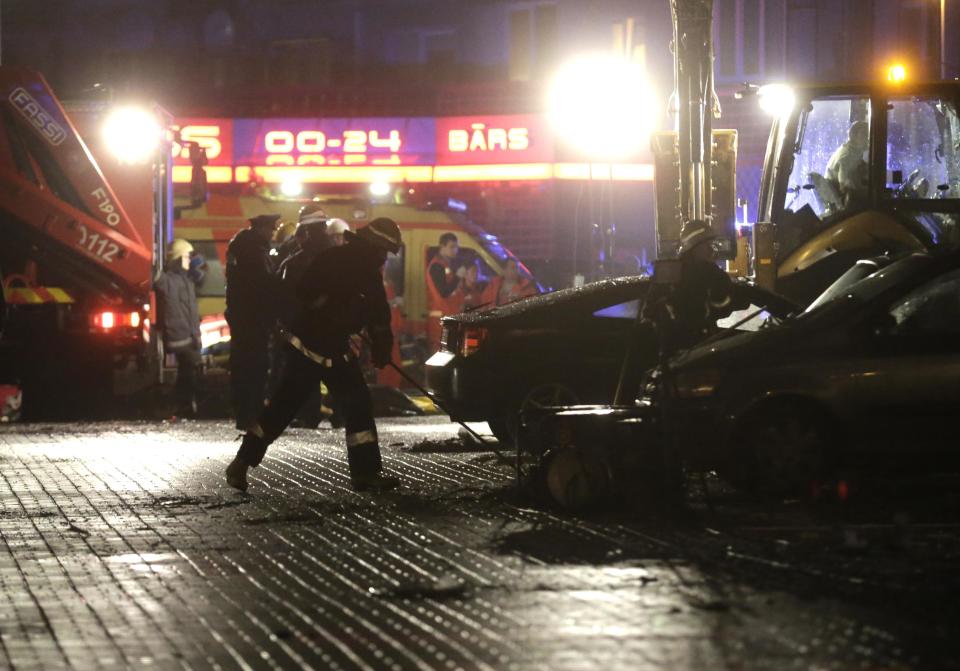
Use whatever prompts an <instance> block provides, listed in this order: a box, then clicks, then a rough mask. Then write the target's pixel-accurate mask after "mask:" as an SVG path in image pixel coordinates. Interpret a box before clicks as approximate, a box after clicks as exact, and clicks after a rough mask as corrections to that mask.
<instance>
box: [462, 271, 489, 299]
mask: <svg viewBox="0 0 960 671" xmlns="http://www.w3.org/2000/svg"><path fill="white" fill-rule="evenodd" d="M460 291H461V293H462V294H463V309H464V310H472V309H475V308H479V307H483V306H484V304H485V303H487V302H488V298H487V283H486V282H485V281H483V280H482V279H481V278H480V261H479V260H478V259H474V260H473V263H470V264H468V265H467V272H466V274H465V275H464V276H463V283H462V284H461V285H460Z"/></svg>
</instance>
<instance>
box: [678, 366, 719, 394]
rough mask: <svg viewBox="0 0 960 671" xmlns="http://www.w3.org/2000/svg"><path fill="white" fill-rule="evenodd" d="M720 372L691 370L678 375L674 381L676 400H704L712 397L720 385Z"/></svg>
mask: <svg viewBox="0 0 960 671" xmlns="http://www.w3.org/2000/svg"><path fill="white" fill-rule="evenodd" d="M722 377H723V373H722V371H719V370H715V369H707V370H692V371H688V372H683V373H678V374H677V376H676V378H675V381H674V390H675V392H676V396H677V398H706V397H707V396H712V395H713V392H714V391H716V389H717V387H718V386H719V385H720V380H721V378H722Z"/></svg>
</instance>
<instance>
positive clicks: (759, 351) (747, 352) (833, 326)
mask: <svg viewBox="0 0 960 671" xmlns="http://www.w3.org/2000/svg"><path fill="white" fill-rule="evenodd" d="M844 307H846V308H847V309H846V310H845V309H843V308H844ZM858 314H859V312H858V311H857V310H856V305H855V304H854V303H853V302H851V301H844V300H841V301H839V304H838V305H837V306H836V309H834V310H831V311H830V312H829V313H824V314H823V315H822V316H821V318H818V319H810V318H794V319H790V320H788V321H786V322H784V323H783V324H779V325H776V326H769V327H767V328H762V329H760V330H759V331H733V332H730V331H727V332H724V333H723V334H719V335H718V336H716V337H714V338H711V339H708V340H707V341H706V342H703V343H701V344H699V345H696V346H695V347H692V348H691V349H689V350H686V351H685V352H681V353H680V354H678V355H676V356H675V357H674V358H673V361H672V364H673V367H674V369H675V370H684V369H688V368H703V367H728V366H736V365H737V362H745V363H746V362H749V364H751V365H752V364H754V363H758V362H763V361H771V360H779V359H782V358H784V357H789V356H795V355H798V354H800V353H802V352H805V351H809V350H813V349H817V348H819V347H822V346H823V345H824V344H826V343H828V342H832V341H833V340H834V339H835V338H842V337H843V334H844V333H845V332H846V329H845V328H844V324H846V323H849V322H850V321H853V320H855V319H856V318H857V317H856V315H858Z"/></svg>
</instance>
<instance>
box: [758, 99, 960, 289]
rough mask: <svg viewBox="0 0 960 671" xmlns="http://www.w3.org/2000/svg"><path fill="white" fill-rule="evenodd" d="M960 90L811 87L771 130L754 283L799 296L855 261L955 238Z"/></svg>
mask: <svg viewBox="0 0 960 671" xmlns="http://www.w3.org/2000/svg"><path fill="white" fill-rule="evenodd" d="M958 94H960V85H958V84H956V83H952V82H943V83H933V84H914V85H901V86H897V87H890V86H877V85H860V86H828V87H809V88H802V89H797V90H796V91H795V97H794V101H795V102H794V103H793V105H792V106H791V108H790V109H788V110H785V111H784V113H783V114H781V115H779V116H778V117H777V118H776V119H775V121H774V123H773V126H772V129H771V134H770V138H769V141H768V145H767V154H766V159H765V161H764V172H763V179H762V183H761V190H760V202H759V215H760V216H759V220H760V221H761V222H770V223H771V224H772V225H771V226H766V227H764V226H760V227H758V230H759V231H760V232H761V234H762V233H763V231H769V232H770V233H771V234H772V237H773V244H772V245H770V244H766V245H765V244H764V242H763V241H760V240H758V241H756V242H755V249H758V250H760V249H764V248H767V249H770V250H771V254H772V256H773V258H772V259H765V260H766V261H772V263H767V264H766V266H767V268H766V270H767V274H766V276H764V273H763V261H761V262H760V263H758V265H757V267H758V280H759V281H761V283H763V284H765V285H766V286H767V287H768V288H771V289H774V290H776V291H777V292H779V293H782V294H784V295H785V296H788V297H790V298H792V299H794V300H796V301H797V302H800V303H808V302H809V301H810V300H812V299H813V298H814V297H816V295H817V294H819V292H820V291H821V290H822V289H823V288H824V287H826V286H827V285H829V284H830V283H831V282H832V281H833V280H834V279H836V278H837V277H839V276H840V275H841V274H842V273H843V272H844V271H845V270H846V269H848V268H849V267H850V266H852V265H853V264H854V263H855V262H856V261H857V259H860V258H865V257H870V256H876V255H878V254H883V253H888V252H889V253H896V252H903V251H919V250H924V249H935V248H939V247H943V246H948V245H955V244H956V243H957V242H958V241H960V162H958V159H960V156H958V152H960V145H958V143H960V115H958V102H960V101H958V97H960V96H958Z"/></svg>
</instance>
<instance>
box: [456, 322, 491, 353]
mask: <svg viewBox="0 0 960 671" xmlns="http://www.w3.org/2000/svg"><path fill="white" fill-rule="evenodd" d="M486 339H487V329H485V328H479V327H474V328H468V329H466V330H465V331H464V332H463V338H462V339H461V342H460V354H461V355H462V356H470V355H471V354H473V353H475V352H476V351H477V350H478V349H480V345H482V344H483V341H484V340H486Z"/></svg>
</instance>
